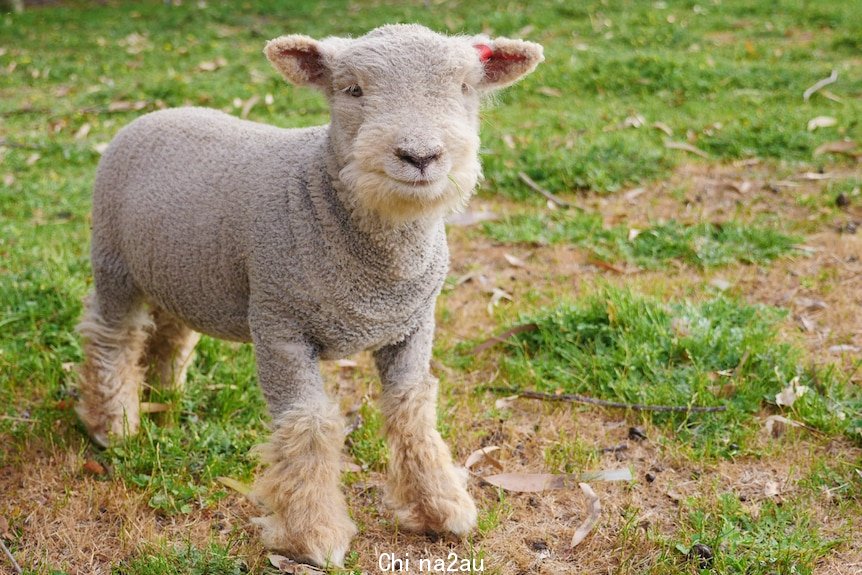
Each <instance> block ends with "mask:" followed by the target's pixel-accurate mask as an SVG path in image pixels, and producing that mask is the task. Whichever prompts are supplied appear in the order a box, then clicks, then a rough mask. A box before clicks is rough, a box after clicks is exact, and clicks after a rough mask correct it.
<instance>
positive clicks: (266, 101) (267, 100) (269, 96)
mask: <svg viewBox="0 0 862 575" xmlns="http://www.w3.org/2000/svg"><path fill="white" fill-rule="evenodd" d="M263 103H264V104H266V105H267V106H272V105H273V104H274V103H275V98H273V97H272V94H267V95H266V96H264V97H263Z"/></svg>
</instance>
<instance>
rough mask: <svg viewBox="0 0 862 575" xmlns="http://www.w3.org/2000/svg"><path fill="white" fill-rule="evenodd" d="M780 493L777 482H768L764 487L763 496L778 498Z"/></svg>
mask: <svg viewBox="0 0 862 575" xmlns="http://www.w3.org/2000/svg"><path fill="white" fill-rule="evenodd" d="M779 493H781V490H780V489H779V488H778V482H777V481H767V482H766V485H764V486H763V494H764V495H765V496H766V497H778V494H779Z"/></svg>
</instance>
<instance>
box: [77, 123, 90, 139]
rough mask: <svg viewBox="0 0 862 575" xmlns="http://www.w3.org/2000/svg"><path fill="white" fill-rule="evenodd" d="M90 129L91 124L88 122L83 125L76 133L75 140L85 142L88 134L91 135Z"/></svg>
mask: <svg viewBox="0 0 862 575" xmlns="http://www.w3.org/2000/svg"><path fill="white" fill-rule="evenodd" d="M90 127H91V126H90V124H89V123H87V122H85V123H84V124H82V125H81V127H80V128H78V131H77V132H75V139H76V140H83V139H84V138H86V137H87V134H89V133H90Z"/></svg>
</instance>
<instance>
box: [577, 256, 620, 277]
mask: <svg viewBox="0 0 862 575" xmlns="http://www.w3.org/2000/svg"><path fill="white" fill-rule="evenodd" d="M587 263H588V264H590V265H591V266H596V267H597V268H601V269H603V270H606V271H609V272H614V273H616V274H624V273H626V270H624V269H623V268H621V267H619V266H615V265H614V264H611V263H608V262H606V261H604V260H600V259H599V258H597V257H590V258H589V259H588V260H587Z"/></svg>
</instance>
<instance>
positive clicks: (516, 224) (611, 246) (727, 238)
mask: <svg viewBox="0 0 862 575" xmlns="http://www.w3.org/2000/svg"><path fill="white" fill-rule="evenodd" d="M484 231H485V233H486V234H487V235H488V236H490V237H491V238H493V239H495V240H497V241H499V242H504V243H529V244H538V245H547V244H556V243H561V242H567V243H571V244H574V245H577V246H581V247H584V248H586V249H588V250H590V251H591V252H592V253H593V254H595V256H596V257H598V258H599V259H602V260H606V261H616V260H624V261H629V262H631V263H634V264H637V265H639V266H641V267H645V268H652V269H661V268H662V267H664V265H666V264H667V262H668V261H669V260H678V261H681V262H684V263H686V264H688V265H691V266H695V267H699V268H709V267H716V266H722V265H728V264H732V263H738V262H742V263H753V264H766V263H769V262H770V261H771V260H773V259H775V258H777V257H779V256H781V255H782V254H786V253H787V252H789V251H790V250H791V249H792V248H793V246H794V244H797V243H799V242H800V238H798V237H793V236H788V235H786V234H783V233H781V232H779V231H776V230H774V229H771V228H766V227H761V226H758V225H754V224H744V223H738V222H726V223H721V224H712V223H701V224H695V225H688V226H687V225H683V224H680V223H678V222H675V221H670V222H667V223H664V224H657V225H653V226H650V227H648V228H646V229H644V230H638V233H637V235H635V236H634V237H631V236H630V229H629V228H628V227H627V226H613V227H607V228H606V227H604V225H603V223H602V218H601V216H600V215H598V214H587V213H582V212H565V213H552V214H549V215H547V214H546V215H520V216H514V217H511V218H508V219H505V220H501V221H497V222H488V223H485V224H484Z"/></svg>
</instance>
